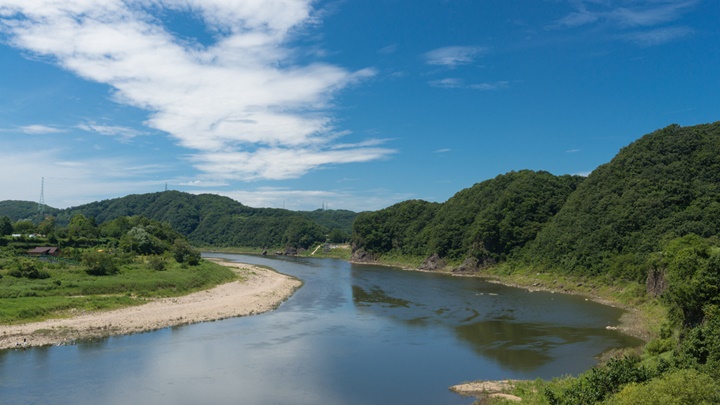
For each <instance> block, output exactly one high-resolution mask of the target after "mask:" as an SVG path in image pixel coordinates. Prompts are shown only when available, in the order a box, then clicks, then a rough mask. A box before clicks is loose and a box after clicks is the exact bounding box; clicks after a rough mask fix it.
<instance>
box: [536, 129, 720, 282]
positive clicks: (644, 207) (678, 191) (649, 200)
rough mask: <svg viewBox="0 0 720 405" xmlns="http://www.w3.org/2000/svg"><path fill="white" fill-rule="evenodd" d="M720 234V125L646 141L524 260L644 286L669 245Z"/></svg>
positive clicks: (556, 221)
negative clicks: (649, 267) (656, 256)
mask: <svg viewBox="0 0 720 405" xmlns="http://www.w3.org/2000/svg"><path fill="white" fill-rule="evenodd" d="M691 233H693V234H697V235H699V236H702V237H709V236H715V235H718V234H719V233H720V122H716V123H712V124H705V125H697V126H692V127H680V126H678V125H671V126H668V127H667V128H663V129H661V130H658V131H655V132H653V133H651V134H648V135H645V136H643V137H642V138H640V139H638V140H637V141H635V142H633V143H632V144H630V145H628V146H627V147H625V148H623V149H622V150H620V152H619V153H618V154H617V155H616V156H615V158H613V159H612V161H610V162H609V163H607V164H605V165H602V166H600V167H598V168H597V169H596V170H595V171H594V172H593V173H592V174H590V176H589V177H588V178H587V180H586V181H584V182H583V183H582V184H580V185H579V186H578V188H577V191H575V192H574V193H573V194H572V195H571V196H570V197H569V198H568V200H567V202H566V204H565V205H564V206H563V208H562V209H561V210H560V212H559V213H558V214H557V215H556V216H555V217H554V218H553V219H552V220H551V221H550V223H548V225H547V226H546V227H545V228H543V229H542V230H541V231H540V232H539V233H538V235H537V238H536V239H535V240H534V241H533V242H532V243H530V244H529V245H528V246H527V248H526V249H525V251H524V252H523V256H524V258H525V260H527V261H532V262H535V263H538V262H540V263H542V264H544V265H545V266H547V267H548V268H554V269H560V270H563V271H567V272H575V273H577V272H589V273H591V274H600V273H610V274H612V275H615V276H621V277H626V278H631V279H642V278H643V277H644V276H645V270H644V269H643V267H642V264H643V263H644V262H645V260H646V259H647V257H648V255H649V254H650V253H652V252H656V251H659V250H661V244H662V242H663V241H667V240H670V239H672V238H675V237H680V236H684V235H687V234H691Z"/></svg>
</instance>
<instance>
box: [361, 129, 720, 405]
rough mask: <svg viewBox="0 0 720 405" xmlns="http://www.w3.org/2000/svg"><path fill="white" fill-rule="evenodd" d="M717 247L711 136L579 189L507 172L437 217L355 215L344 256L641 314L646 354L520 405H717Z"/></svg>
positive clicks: (626, 162)
mask: <svg viewBox="0 0 720 405" xmlns="http://www.w3.org/2000/svg"><path fill="white" fill-rule="evenodd" d="M719 234H720V123H713V124H706V125H698V126H693V127H685V128H683V127H679V126H677V125H671V126H669V127H667V128H664V129H661V130H658V131H656V132H653V133H651V134H648V135H646V136H644V137H642V138H640V139H639V140H637V141H636V142H634V143H632V144H631V145H629V146H627V147H625V148H623V149H622V150H621V151H620V152H619V153H618V154H617V156H616V157H615V158H614V159H612V161H611V162H609V163H607V164H605V165H602V166H600V167H598V168H597V169H596V170H595V171H594V172H593V173H591V174H590V175H589V176H588V177H587V178H586V179H582V178H577V177H572V176H553V175H551V174H549V173H546V172H532V171H520V172H512V173H508V174H505V175H500V176H498V177H496V178H494V179H491V180H488V181H485V182H482V183H479V184H476V185H475V186H473V187H471V188H469V189H466V190H463V191H461V192H459V193H457V194H456V195H455V196H454V197H452V198H451V199H449V200H448V201H447V202H445V203H443V204H435V203H428V202H424V201H407V202H403V203H400V204H396V205H394V206H391V207H389V208H387V209H384V210H380V211H377V212H372V213H362V214H360V215H359V216H358V218H357V219H356V221H355V223H354V228H353V236H352V243H353V245H354V249H355V253H354V257H355V258H356V259H358V260H367V259H368V258H369V259H370V260H376V261H380V262H384V261H387V262H393V263H397V262H398V261H400V262H402V261H404V262H406V263H418V264H419V267H420V268H424V269H441V270H442V269H444V270H446V271H454V272H461V273H463V272H471V273H478V272H480V273H483V274H486V275H491V276H492V275H495V276H501V277H502V278H503V279H504V280H506V281H507V280H520V282H521V283H522V284H525V285H535V286H540V287H545V288H550V289H557V290H564V291H571V292H572V291H575V292H581V293H586V294H591V295H597V294H600V295H604V296H606V297H609V298H611V299H612V300H613V301H615V302H620V303H621V304H624V305H625V306H626V307H632V308H641V309H642V310H644V311H645V312H646V313H652V315H653V316H646V318H653V319H650V321H653V322H654V323H653V324H652V325H650V329H651V331H650V332H651V333H652V339H651V340H650V341H649V343H648V344H647V345H646V346H645V348H644V350H642V351H641V352H630V353H626V356H625V357H622V356H621V357H619V358H616V359H613V360H610V361H609V362H607V363H605V364H601V365H599V366H597V367H595V368H593V369H591V370H589V371H588V372H586V373H584V374H582V375H580V376H577V377H565V378H562V379H558V380H556V381H552V382H544V381H536V382H522V383H516V384H515V389H514V390H513V393H514V394H516V395H518V396H520V397H522V398H523V402H529V403H543V404H548V403H549V404H594V403H601V402H607V403H613V404H668V403H677V404H693V403H708V404H710V403H720V389H719V388H718V387H720V239H718V235H719ZM558 280H559V281H558ZM495 401H497V402H502V401H506V399H501V398H499V399H495Z"/></svg>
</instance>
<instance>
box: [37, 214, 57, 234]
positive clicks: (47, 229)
mask: <svg viewBox="0 0 720 405" xmlns="http://www.w3.org/2000/svg"><path fill="white" fill-rule="evenodd" d="M38 232H40V233H41V234H43V235H46V236H47V235H52V234H54V233H55V217H54V216H52V215H48V216H46V217H45V219H44V220H43V221H42V222H41V223H40V225H38Z"/></svg>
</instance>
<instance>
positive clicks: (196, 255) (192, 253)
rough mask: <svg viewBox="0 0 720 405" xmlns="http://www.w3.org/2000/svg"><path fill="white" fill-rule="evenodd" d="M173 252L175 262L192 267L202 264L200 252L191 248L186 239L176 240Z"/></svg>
mask: <svg viewBox="0 0 720 405" xmlns="http://www.w3.org/2000/svg"><path fill="white" fill-rule="evenodd" d="M172 252H173V257H174V258H175V261H176V262H178V263H187V264H189V265H191V266H196V265H198V264H199V263H200V252H199V251H198V250H197V249H195V248H193V247H192V246H190V244H189V243H188V242H187V241H186V240H184V239H175V243H174V244H173V248H172Z"/></svg>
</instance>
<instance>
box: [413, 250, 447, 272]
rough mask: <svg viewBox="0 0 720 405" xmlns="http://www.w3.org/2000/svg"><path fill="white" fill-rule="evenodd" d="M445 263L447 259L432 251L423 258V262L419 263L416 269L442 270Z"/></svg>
mask: <svg viewBox="0 0 720 405" xmlns="http://www.w3.org/2000/svg"><path fill="white" fill-rule="evenodd" d="M445 265H447V261H446V260H445V259H443V258H442V257H440V255H438V254H437V253H433V255H432V256H430V257H428V258H427V259H425V260H423V262H422V263H421V264H420V267H418V270H427V271H436V270H442V269H443V268H444V267H445Z"/></svg>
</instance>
